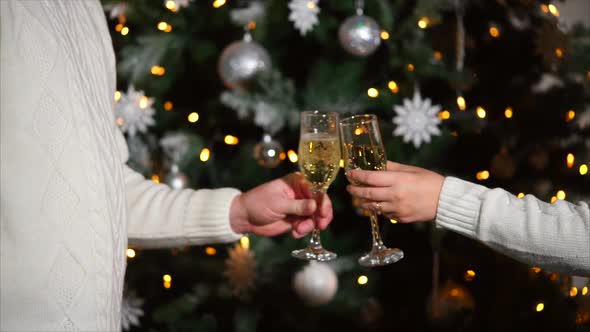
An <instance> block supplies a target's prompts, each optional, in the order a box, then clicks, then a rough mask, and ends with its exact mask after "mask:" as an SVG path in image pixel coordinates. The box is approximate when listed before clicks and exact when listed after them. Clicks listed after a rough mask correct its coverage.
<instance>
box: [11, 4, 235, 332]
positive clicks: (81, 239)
mask: <svg viewBox="0 0 590 332" xmlns="http://www.w3.org/2000/svg"><path fill="white" fill-rule="evenodd" d="M0 6H1V7H0V29H1V30H0V32H1V45H0V53H1V54H0V56H1V67H0V75H1V85H0V86H1V88H0V91H1V96H0V101H1V105H0V116H1V118H0V126H1V127H0V166H1V167H0V184H1V186H0V189H1V192H0V194H1V195H0V202H1V205H0V225H1V229H0V234H1V235H0V237H1V238H0V292H1V296H0V330H2V331H118V330H119V329H120V305H121V296H122V285H123V277H124V274H125V264H126V257H125V250H126V248H127V238H129V239H130V242H132V244H138V245H142V246H170V245H179V244H182V245H185V244H200V243H203V242H216V241H232V240H235V239H237V238H238V235H237V234H234V233H233V232H232V230H231V227H230V225H229V206H230V203H231V201H232V199H233V198H234V197H235V195H237V194H238V193H239V192H238V191H237V190H235V189H219V190H200V191H192V190H183V191H171V190H169V189H168V188H167V187H166V186H164V185H157V184H155V183H153V182H151V181H146V180H144V179H143V177H142V176H141V175H139V174H136V173H134V172H133V171H132V170H130V169H129V168H127V167H126V166H125V162H126V160H127V147H126V144H125V140H124V138H123V136H122V134H121V133H120V131H119V129H118V128H117V127H116V125H115V121H114V114H113V93H114V91H115V58H114V54H113V49H112V45H111V40H110V36H109V32H108V30H107V25H106V20H105V17H104V14H103V10H102V8H101V5H100V3H99V2H98V1H97V0H91V1H83V0H77V1H71V0H65V1H58V0H51V1H41V0H37V1H6V0H2V1H0Z"/></svg>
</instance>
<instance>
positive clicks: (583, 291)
mask: <svg viewBox="0 0 590 332" xmlns="http://www.w3.org/2000/svg"><path fill="white" fill-rule="evenodd" d="M582 295H583V296H586V295H588V286H584V288H582Z"/></svg>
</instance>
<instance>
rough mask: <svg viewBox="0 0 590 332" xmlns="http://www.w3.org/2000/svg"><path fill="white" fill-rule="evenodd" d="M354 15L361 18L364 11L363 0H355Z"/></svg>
mask: <svg viewBox="0 0 590 332" xmlns="http://www.w3.org/2000/svg"><path fill="white" fill-rule="evenodd" d="M355 7H356V14H357V15H358V16H361V15H363V14H364V11H365V0H355Z"/></svg>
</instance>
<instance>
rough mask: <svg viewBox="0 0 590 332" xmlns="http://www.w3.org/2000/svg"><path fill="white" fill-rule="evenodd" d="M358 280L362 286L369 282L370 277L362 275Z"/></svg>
mask: <svg viewBox="0 0 590 332" xmlns="http://www.w3.org/2000/svg"><path fill="white" fill-rule="evenodd" d="M356 282H357V283H358V284H359V285H361V286H362V285H366V284H367V282H369V278H367V276H366V275H361V276H359V277H358V278H357V279H356Z"/></svg>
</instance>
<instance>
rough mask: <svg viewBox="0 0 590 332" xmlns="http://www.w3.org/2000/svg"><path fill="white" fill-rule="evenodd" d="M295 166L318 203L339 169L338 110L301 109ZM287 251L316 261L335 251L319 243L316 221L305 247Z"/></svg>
mask: <svg viewBox="0 0 590 332" xmlns="http://www.w3.org/2000/svg"><path fill="white" fill-rule="evenodd" d="M299 169H300V170H301V173H303V176H304V177H305V179H306V180H307V181H308V182H309V184H310V185H311V190H312V193H313V197H314V199H316V200H317V201H318V206H320V204H321V201H320V200H321V199H322V197H323V196H324V195H323V194H324V193H325V192H326V191H327V190H328V187H329V186H330V185H331V184H332V182H334V179H335V178H336V175H337V174H338V171H339V170H340V139H339V135H338V113H334V112H330V113H323V112H319V111H305V112H302V113H301V135H300V137H299ZM314 222H315V220H314ZM291 254H292V255H293V257H297V258H300V259H307V260H317V261H329V260H333V259H335V258H336V257H337V255H336V254H335V253H333V252H331V251H328V250H326V249H324V248H323V247H322V244H321V242H320V230H319V228H318V226H317V224H316V225H315V227H314V229H313V232H312V233H311V239H310V241H309V245H308V246H307V248H305V249H300V250H294V251H293V252H292V253H291Z"/></svg>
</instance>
